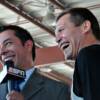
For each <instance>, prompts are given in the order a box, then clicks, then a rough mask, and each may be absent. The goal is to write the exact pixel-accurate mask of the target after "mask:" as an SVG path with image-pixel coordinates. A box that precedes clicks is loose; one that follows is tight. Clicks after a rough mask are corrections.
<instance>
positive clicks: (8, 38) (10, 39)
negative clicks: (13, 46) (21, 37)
mask: <svg viewBox="0 0 100 100" xmlns="http://www.w3.org/2000/svg"><path fill="white" fill-rule="evenodd" d="M10 40H11V39H10V38H8V39H6V40H4V41H3V44H5V43H6V42H7V41H10Z"/></svg>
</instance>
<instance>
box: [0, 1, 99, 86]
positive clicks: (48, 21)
mask: <svg viewBox="0 0 100 100" xmlns="http://www.w3.org/2000/svg"><path fill="white" fill-rule="evenodd" d="M72 7H86V8H88V9H90V10H91V11H92V12H93V13H94V14H95V15H96V17H97V19H98V21H99V23H100V0H0V24H1V25H2V24H12V25H18V26H21V27H23V28H25V29H27V30H28V31H29V32H30V33H31V35H32V37H33V39H34V40H35V44H36V47H37V50H36V52H37V57H36V61H35V66H36V67H37V68H39V70H40V72H41V74H43V75H45V76H47V77H49V78H52V79H55V80H57V81H62V82H65V83H67V84H68V85H70V84H71V79H72V75H73V70H74V61H71V60H67V61H65V59H64V55H63V54H62V51H60V49H59V48H58V47H57V43H56V41H55V34H54V31H55V18H56V16H57V15H58V14H59V13H60V12H62V11H63V10H64V9H68V8H72ZM1 69H2V67H1Z"/></svg>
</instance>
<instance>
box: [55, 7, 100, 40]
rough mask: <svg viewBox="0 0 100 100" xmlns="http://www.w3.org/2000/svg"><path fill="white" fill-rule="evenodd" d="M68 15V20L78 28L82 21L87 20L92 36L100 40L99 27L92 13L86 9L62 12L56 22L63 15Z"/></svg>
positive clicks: (72, 9)
mask: <svg viewBox="0 0 100 100" xmlns="http://www.w3.org/2000/svg"><path fill="white" fill-rule="evenodd" d="M66 14H70V15H71V16H70V20H71V21H72V22H73V23H74V24H75V26H80V25H81V24H82V23H83V22H84V21H86V20H88V21H90V23H91V29H92V31H93V35H94V36H95V37H96V39H98V40H100V27H99V23H98V21H97V18H96V17H95V16H94V15H93V13H92V12H91V11H90V10H89V9H87V8H80V7H79V8H71V9H68V10H65V11H63V12H62V13H60V14H59V16H57V18H56V22H57V21H58V20H59V19H60V18H61V17H62V16H64V15H66Z"/></svg>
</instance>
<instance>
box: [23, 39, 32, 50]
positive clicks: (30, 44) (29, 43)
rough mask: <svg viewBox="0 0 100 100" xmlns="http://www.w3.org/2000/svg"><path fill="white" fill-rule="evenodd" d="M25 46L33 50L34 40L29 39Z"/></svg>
mask: <svg viewBox="0 0 100 100" xmlns="http://www.w3.org/2000/svg"><path fill="white" fill-rule="evenodd" d="M24 46H25V48H27V49H29V50H32V47H33V42H32V41H31V40H27V41H26V42H25V45H24Z"/></svg>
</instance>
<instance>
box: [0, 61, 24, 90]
mask: <svg viewBox="0 0 100 100" xmlns="http://www.w3.org/2000/svg"><path fill="white" fill-rule="evenodd" d="M25 77H26V73H25V71H24V70H21V69H19V68H16V67H14V62H13V61H11V60H8V61H5V63H4V66H3V70H2V71H1V72H0V84H2V83H5V82H8V91H9V92H10V91H11V90H15V91H19V89H18V88H17V87H18V86H17V85H18V83H17V81H18V80H24V79H25Z"/></svg>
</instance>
